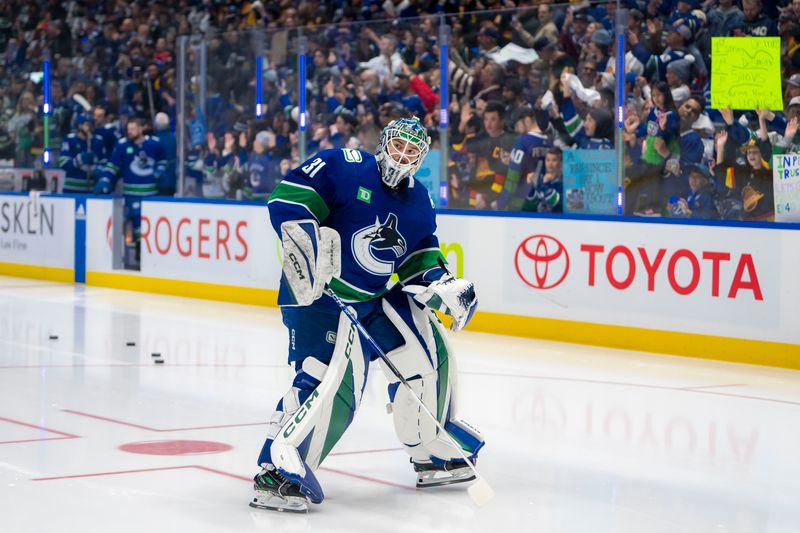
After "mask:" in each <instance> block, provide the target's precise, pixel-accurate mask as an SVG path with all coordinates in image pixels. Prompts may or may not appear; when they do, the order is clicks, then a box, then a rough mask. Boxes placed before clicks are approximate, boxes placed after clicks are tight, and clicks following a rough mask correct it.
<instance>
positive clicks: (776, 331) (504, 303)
mask: <svg viewBox="0 0 800 533" xmlns="http://www.w3.org/2000/svg"><path fill="white" fill-rule="evenodd" d="M438 222H439V238H440V239H441V240H443V241H457V240H459V234H460V235H462V237H461V240H462V241H463V240H464V237H463V235H465V234H466V235H468V236H469V245H468V246H464V277H466V278H468V279H470V280H473V281H474V282H475V284H476V289H477V291H478V297H479V299H480V302H481V305H480V310H483V311H492V312H495V313H505V314H512V315H525V316H539V317H545V318H555V319H561V320H570V321H578V322H592V323H598V324H613V325H621V326H633V327H641V328H648V329H658V330H666V331H685V332H691V333H701V334H707V335H719V336H725V337H734V338H747V339H758V340H771V341H777V342H789V343H800V318H798V317H800V301H798V299H797V297H796V295H798V294H800V276H797V275H796V274H795V273H796V272H797V267H796V265H798V264H800V232H798V231H796V230H777V229H776V230H773V229H756V228H742V227H724V226H700V225H693V226H688V225H679V224H653V223H636V222H615V221H601V220H592V221H588V220H586V221H584V220H573V219H563V220H554V219H549V218H548V219H544V218H543V219H539V218H512V217H503V218H495V217H472V216H466V217H465V216H446V215H445V216H440V217H439V218H438ZM792 295H794V296H792Z"/></svg>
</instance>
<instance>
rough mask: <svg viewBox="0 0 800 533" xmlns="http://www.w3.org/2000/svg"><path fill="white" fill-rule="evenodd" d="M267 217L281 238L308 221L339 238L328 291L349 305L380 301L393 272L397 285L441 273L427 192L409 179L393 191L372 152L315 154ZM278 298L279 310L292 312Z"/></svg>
mask: <svg viewBox="0 0 800 533" xmlns="http://www.w3.org/2000/svg"><path fill="white" fill-rule="evenodd" d="M269 214H270V221H271V223H272V226H273V227H274V228H275V231H276V232H278V234H279V235H280V231H281V229H280V228H281V224H282V223H283V222H285V221H287V220H301V219H309V218H313V219H315V220H317V221H318V222H319V223H320V225H322V226H328V227H330V228H333V229H335V230H336V231H338V232H339V235H340V236H341V242H342V271H341V275H340V276H339V277H338V278H334V279H333V280H332V281H331V283H330V284H329V285H330V287H331V288H332V289H333V291H334V292H335V293H336V294H337V295H338V296H340V297H341V298H342V299H343V300H344V301H346V302H360V301H367V300H371V299H373V298H376V297H378V296H380V295H381V294H383V293H384V292H385V291H386V284H387V283H388V281H389V278H390V276H391V275H392V274H394V273H397V275H398V277H399V278H400V281H401V283H419V282H420V281H422V280H423V279H424V280H425V281H432V280H433V279H436V278H437V277H439V276H441V274H442V273H443V270H442V269H441V267H440V266H439V260H440V259H441V260H444V258H443V257H442V254H441V252H440V250H439V241H438V239H437V238H436V235H434V232H435V231H436V213H435V211H434V208H433V202H432V201H431V199H430V196H429V195H428V192H427V190H426V189H425V187H423V186H422V185H420V184H419V183H417V182H416V181H415V180H414V179H413V178H410V179H408V180H404V181H403V183H402V184H401V185H400V187H398V188H397V189H390V188H389V187H387V186H386V185H384V184H383V182H382V181H381V176H380V171H379V170H378V165H377V163H376V161H375V156H374V155H372V154H370V153H366V152H361V151H359V150H350V149H342V150H323V151H321V152H319V153H318V154H317V155H316V156H314V157H312V158H311V159H309V160H308V161H306V162H305V163H303V164H302V165H300V166H299V167H297V168H295V169H294V170H292V171H290V172H289V173H288V174H287V175H286V176H285V177H284V179H283V181H281V182H280V183H279V184H278V186H277V187H276V188H275V190H274V191H273V193H272V195H271V196H270V198H269ZM281 284H282V285H283V280H282V281H281ZM283 294H284V291H281V293H280V294H279V297H278V304H279V305H291V304H292V302H291V301H287V300H286V298H285V297H284V298H282V295H283Z"/></svg>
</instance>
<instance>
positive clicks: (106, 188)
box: [95, 136, 167, 196]
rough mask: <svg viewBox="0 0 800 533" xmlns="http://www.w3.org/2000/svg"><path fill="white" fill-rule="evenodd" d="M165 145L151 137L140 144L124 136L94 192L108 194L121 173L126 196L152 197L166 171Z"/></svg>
mask: <svg viewBox="0 0 800 533" xmlns="http://www.w3.org/2000/svg"><path fill="white" fill-rule="evenodd" d="M166 165H167V162H166V156H165V154H164V147H163V146H161V143H160V142H158V139H154V138H152V137H150V136H145V137H144V140H143V141H142V142H141V143H140V144H135V143H133V142H131V141H130V140H128V139H127V138H122V139H120V140H119V142H118V143H117V145H116V146H115V147H114V151H113V152H112V153H111V159H110V160H109V161H108V163H107V164H106V167H105V169H104V170H103V174H102V176H101V177H100V181H99V182H98V183H97V186H96V187H95V192H96V193H108V192H111V191H112V190H113V189H114V185H115V184H116V182H117V179H118V178H119V177H120V175H121V176H122V193H123V194H124V195H127V196H152V195H154V194H156V193H157V192H158V185H157V183H158V180H159V179H160V177H161V176H162V175H163V174H164V172H165V170H166Z"/></svg>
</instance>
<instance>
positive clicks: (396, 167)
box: [375, 117, 431, 188]
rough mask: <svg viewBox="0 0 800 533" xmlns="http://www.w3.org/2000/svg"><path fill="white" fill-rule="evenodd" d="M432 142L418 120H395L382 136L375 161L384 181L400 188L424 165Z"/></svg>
mask: <svg viewBox="0 0 800 533" xmlns="http://www.w3.org/2000/svg"><path fill="white" fill-rule="evenodd" d="M430 145H431V138H430V137H429V136H428V132H427V131H426V130H425V126H423V125H422V123H421V122H420V121H419V119H418V118H417V117H414V118H401V119H397V120H393V121H392V122H390V123H389V125H388V126H386V127H385V128H384V129H383V131H382V132H381V137H380V139H379V140H378V149H377V151H376V153H375V159H376V160H377V162H378V168H379V169H380V171H381V179H382V180H383V182H384V183H385V184H386V185H387V186H389V187H391V188H396V187H397V186H398V185H399V184H400V182H401V181H403V179H405V178H406V177H408V176H412V175H413V174H414V173H415V172H416V171H417V170H418V169H419V167H420V165H422V161H423V160H424V159H425V156H426V155H427V154H428V150H429V149H430Z"/></svg>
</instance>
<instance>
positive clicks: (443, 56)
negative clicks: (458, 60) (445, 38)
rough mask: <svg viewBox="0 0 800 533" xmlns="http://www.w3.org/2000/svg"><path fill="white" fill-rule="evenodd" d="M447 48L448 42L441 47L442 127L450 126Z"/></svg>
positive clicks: (440, 121) (440, 91)
mask: <svg viewBox="0 0 800 533" xmlns="http://www.w3.org/2000/svg"><path fill="white" fill-rule="evenodd" d="M447 48H448V46H447V45H446V44H442V45H441V46H440V47H439V65H440V67H439V68H440V70H439V80H440V81H439V113H440V117H439V123H440V126H441V127H442V128H446V127H447V126H448V122H449V117H448V107H447V106H448V104H449V98H448V79H447V77H448V70H449V68H448V61H449V58H448V56H447Z"/></svg>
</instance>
